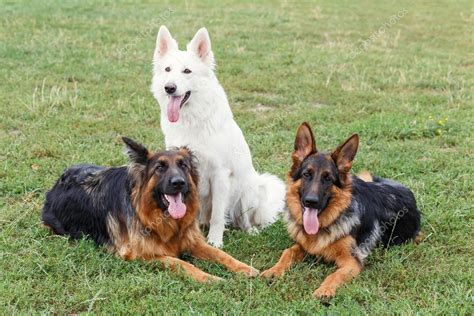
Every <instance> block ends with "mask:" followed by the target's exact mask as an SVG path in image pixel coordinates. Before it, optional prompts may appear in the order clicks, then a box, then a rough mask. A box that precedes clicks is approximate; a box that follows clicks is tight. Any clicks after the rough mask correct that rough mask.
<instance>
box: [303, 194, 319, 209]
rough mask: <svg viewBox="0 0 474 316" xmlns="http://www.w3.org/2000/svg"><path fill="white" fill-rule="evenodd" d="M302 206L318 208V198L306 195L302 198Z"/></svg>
mask: <svg viewBox="0 0 474 316" xmlns="http://www.w3.org/2000/svg"><path fill="white" fill-rule="evenodd" d="M303 204H304V206H306V207H310V208H318V206H319V197H317V196H316V195H307V196H305V197H304V198H303Z"/></svg>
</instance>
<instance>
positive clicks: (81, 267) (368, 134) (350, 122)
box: [0, 0, 474, 315]
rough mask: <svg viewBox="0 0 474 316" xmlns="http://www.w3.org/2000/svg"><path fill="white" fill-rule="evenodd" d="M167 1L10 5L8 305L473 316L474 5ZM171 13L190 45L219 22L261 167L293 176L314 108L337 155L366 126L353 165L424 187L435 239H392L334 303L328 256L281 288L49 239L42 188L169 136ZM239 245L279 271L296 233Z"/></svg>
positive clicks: (1, 221)
mask: <svg viewBox="0 0 474 316" xmlns="http://www.w3.org/2000/svg"><path fill="white" fill-rule="evenodd" d="M156 2H157V1H144V2H143V3H141V4H132V2H125V1H120V2H115V1H107V2H105V1H102V2H100V3H99V2H93V1H67V2H62V1H35V2H33V1H31V2H27V1H1V4H0V16H1V19H0V38H1V41H0V64H1V66H0V78H1V84H0V148H1V152H0V162H1V164H0V195H1V197H0V208H1V211H0V313H1V314H10V313H12V312H33V311H36V312H52V313H59V314H63V313H81V312H87V311H91V312H98V313H99V312H100V313H136V312H138V313H145V312H148V313H163V312H172V313H183V312H185V313H205V314H212V313H219V314H220V313H228V314H239V313H244V314H261V313H264V314H269V313H283V314H287V313H292V314H293V313H294V314H296V313H299V314H313V313H322V314H324V313H338V314H347V313H350V312H352V313H370V314H392V313H401V314H414V313H422V314H432V313H436V314H442V315H445V314H457V313H461V314H473V312H474V310H473V292H472V288H473V285H474V284H473V283H474V281H473V280H474V275H473V268H472V266H473V265H474V261H473V252H474V251H473V250H474V249H473V246H472V244H473V231H472V224H473V207H472V205H473V200H474V199H473V198H474V194H473V192H474V184H473V181H474V180H473V179H474V171H473V170H474V169H473V167H472V165H473V151H472V148H473V146H474V142H473V139H474V138H473V136H474V135H473V134H474V133H473V126H474V111H473V102H472V91H473V73H474V72H473V71H474V67H473V65H474V61H473V55H472V51H473V41H472V39H473V33H472V29H473V22H474V17H473V11H472V3H470V2H469V1H459V2H454V1H449V2H445V3H443V4H437V5H429V4H428V2H411V1H405V2H391V1H390V2H388V1H387V2H385V3H383V2H377V3H375V2H371V1H362V2H360V3H354V2H349V1H344V2H338V3H335V2H333V1H329V0H324V1H320V2H318V3H315V4H309V3H304V2H298V4H294V3H292V2H291V1H288V2H286V1H284V2H282V3H279V4H273V3H271V2H270V1H268V2H265V3H262V4H258V5H257V4H253V3H252V2H251V1H246V2H245V3H240V2H237V1H225V3H224V4H221V5H218V4H213V3H212V2H211V1H205V2H201V3H200V4H197V3H194V2H192V1H189V2H185V3H184V4H175V2H174V1H159V3H161V4H156ZM165 2H166V3H165ZM168 9H170V10H171V12H168V11H167V10H168ZM402 10H404V11H403V12H405V13H404V14H402V15H403V17H402V18H401V19H399V20H398V21H396V23H395V24H394V25H392V26H390V27H388V28H387V29H386V30H385V33H384V34H379V35H377V36H375V37H376V38H374V39H373V40H371V41H370V43H369V45H368V46H367V47H366V49H364V50H362V51H361V53H360V54H357V55H356V56H355V58H354V54H353V53H352V52H354V51H355V50H356V49H359V48H361V47H362V48H363V47H364V46H363V45H364V44H363V43H364V41H366V40H368V39H370V38H371V36H373V35H374V34H376V32H377V30H378V29H379V28H380V26H382V25H383V24H384V23H386V22H388V21H390V17H391V16H392V15H394V14H397V13H399V12H402ZM161 24H166V25H167V26H168V27H169V28H170V30H171V32H172V33H173V35H174V36H175V37H176V38H177V39H178V41H179V42H180V44H181V47H184V43H185V42H186V41H187V40H189V39H190V38H191V37H192V35H193V34H194V32H195V31H196V30H197V29H198V28H199V27H201V26H206V27H207V28H208V30H209V32H210V34H211V38H212V41H213V49H214V53H215V56H216V60H217V64H218V67H217V74H218V77H219V79H220V81H221V83H222V84H223V86H224V88H225V89H226V91H227V93H228V96H229V99H230V102H231V105H232V109H233V112H234V114H235V118H236V120H237V122H238V123H239V125H240V127H241V128H242V130H243V132H244V134H245V136H246V138H247V141H248V143H249V145H250V147H251V150H252V153H253V158H254V163H255V165H256V167H257V169H258V170H259V171H267V172H273V173H276V174H278V175H279V176H280V177H282V178H283V177H284V176H285V173H286V171H287V170H288V168H289V165H290V151H291V149H292V144H293V139H294V133H295V129H296V127H297V126H298V124H299V123H300V122H302V121H303V120H308V121H310V122H311V123H312V125H313V128H314V130H315V133H316V135H317V136H316V137H317V143H318V146H319V148H321V149H326V150H329V149H331V148H333V147H334V146H336V145H337V144H338V143H339V142H340V141H342V140H343V139H344V138H346V137H347V136H348V135H350V134H351V133H353V132H358V133H360V135H361V147H360V151H359V153H358V156H357V158H356V163H355V166H354V171H359V170H361V169H369V170H371V171H373V172H374V173H376V174H378V175H381V176H384V177H390V178H394V179H396V180H398V181H401V182H402V183H405V184H406V185H408V186H409V187H410V188H411V189H412V190H413V191H414V192H415V195H416V197H417V199H418V203H419V207H420V209H421V210H422V212H423V224H422V225H423V231H424V233H425V236H426V238H425V240H424V241H423V242H422V243H421V244H420V245H418V246H415V245H407V246H404V247H398V248H393V249H390V250H388V251H384V250H381V249H378V250H377V251H376V252H375V253H374V254H373V255H372V256H371V257H370V258H369V259H368V262H367V268H366V270H365V271H364V272H363V273H362V274H361V275H360V277H359V278H358V279H356V280H355V281H353V282H351V283H350V284H348V285H347V286H345V287H343V288H341V289H340V290H339V291H338V295H337V297H336V298H335V299H333V300H332V301H331V302H330V304H329V305H323V304H322V303H320V302H319V301H316V300H314V299H313V298H312V296H311V294H312V292H313V291H314V289H316V288H317V287H318V285H319V284H320V283H321V281H322V280H323V279H324V277H325V276H326V275H327V274H329V273H330V272H331V271H333V269H334V267H333V265H329V264H324V263H323V262H321V261H320V260H318V259H314V258H308V259H307V260H305V262H303V263H301V264H298V265H296V266H295V267H294V268H293V269H291V270H290V271H289V272H288V273H287V275H285V277H283V278H282V279H280V280H277V281H275V282H273V283H272V284H269V283H266V282H264V281H262V280H259V279H256V280H247V279H244V278H242V277H238V276H235V275H233V274H231V273H228V272H227V271H225V269H223V268H222V267H220V266H218V265H216V264H212V263H207V262H203V261H199V260H193V259H191V258H188V259H189V260H190V261H192V262H193V263H195V264H196V265H198V266H199V267H201V268H203V269H205V270H206V271H209V272H211V273H213V274H216V275H219V276H222V277H224V278H225V279H226V281H225V282H223V283H219V284H206V285H201V284H197V283H195V282H192V281H190V280H188V279H186V278H185V277H182V276H177V275H175V274H171V273H169V272H166V271H162V270H160V268H159V266H158V265H157V264H156V263H153V262H140V261H136V262H124V261H122V260H120V259H118V258H116V257H114V256H113V255H111V254H108V253H107V252H105V251H104V250H103V249H100V248H97V247H95V246H94V245H93V244H92V243H91V242H89V241H87V240H82V241H79V242H70V241H68V240H67V239H66V238H63V237H58V236H52V235H51V234H49V233H48V231H46V230H45V229H44V228H43V227H42V226H41V225H40V212H41V207H42V203H43V200H44V193H45V191H46V190H48V188H50V187H51V186H52V185H53V183H54V181H55V180H56V178H57V177H58V176H59V175H60V173H61V172H62V170H63V169H64V168H65V167H67V166H69V165H71V164H74V163H79V162H91V163H96V164H101V165H108V166H109V165H117V164H124V163H126V158H125V157H124V156H123V154H122V144H121V142H120V136H121V135H128V136H131V137H133V138H135V139H138V140H140V141H142V142H143V143H145V144H147V145H148V146H150V147H151V148H160V147H162V144H163V136H162V134H161V131H160V126H159V115H160V113H159V108H158V106H157V104H156V101H155V100H154V99H153V97H152V95H151V93H150V92H149V85H150V81H151V57H152V52H153V49H154V43H155V36H156V33H157V31H158V28H159V26H160V25H161ZM225 244H226V246H225V250H226V251H228V252H229V253H230V254H232V255H233V256H235V257H236V258H238V259H241V260H242V261H244V262H248V263H252V264H253V265H254V266H255V267H257V268H258V269H261V270H263V269H265V268H267V267H270V266H271V265H272V264H274V263H275V262H276V260H277V259H278V257H279V255H280V254H281V251H282V250H283V249H284V248H285V247H287V246H289V245H290V244H291V240H290V239H289V237H288V236H287V234H286V230H285V227H284V224H283V222H281V221H279V222H277V223H276V224H275V225H273V226H271V227H270V228H268V229H266V230H265V231H263V232H262V233H261V234H260V235H257V236H249V235H246V234H244V233H242V232H240V231H228V232H227V233H226V235H225Z"/></svg>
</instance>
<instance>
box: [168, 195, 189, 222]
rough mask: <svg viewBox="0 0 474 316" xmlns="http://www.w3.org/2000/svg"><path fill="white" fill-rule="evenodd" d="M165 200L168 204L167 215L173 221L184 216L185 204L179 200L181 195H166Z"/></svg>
mask: <svg viewBox="0 0 474 316" xmlns="http://www.w3.org/2000/svg"><path fill="white" fill-rule="evenodd" d="M165 198H166V200H167V201H168V202H169V203H170V205H169V206H168V213H170V215H171V217H173V218H174V219H180V218H182V217H183V216H184V214H186V204H184V203H183V201H182V199H181V193H178V194H176V195H166V194H165Z"/></svg>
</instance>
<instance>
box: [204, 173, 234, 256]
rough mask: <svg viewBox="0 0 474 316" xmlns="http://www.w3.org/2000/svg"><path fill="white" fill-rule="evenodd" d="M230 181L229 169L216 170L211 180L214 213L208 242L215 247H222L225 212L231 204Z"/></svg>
mask: <svg viewBox="0 0 474 316" xmlns="http://www.w3.org/2000/svg"><path fill="white" fill-rule="evenodd" d="M229 190H230V181H229V173H228V172H227V170H223V171H216V174H215V176H214V177H213V179H212V180H211V194H212V214H211V221H210V227H209V233H208V235H207V240H208V242H209V243H210V244H211V245H213V246H215V247H218V248H220V247H222V243H223V236H224V229H225V214H226V211H227V207H228V204H229V195H230V194H229Z"/></svg>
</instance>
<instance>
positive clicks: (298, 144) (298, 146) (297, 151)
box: [291, 122, 318, 173]
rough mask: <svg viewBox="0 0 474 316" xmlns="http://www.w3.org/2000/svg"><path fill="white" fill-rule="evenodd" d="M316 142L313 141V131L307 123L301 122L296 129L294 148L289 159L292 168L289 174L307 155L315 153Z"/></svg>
mask: <svg viewBox="0 0 474 316" xmlns="http://www.w3.org/2000/svg"><path fill="white" fill-rule="evenodd" d="M317 152H318V150H317V149H316V142H315V141H314V136H313V131H312V130H311V127H310V126H309V123H308V122H303V123H301V125H300V126H299V127H298V130H297V132H296V139H295V148H294V151H293V154H292V155H291V158H292V160H293V166H292V167H291V172H292V173H293V172H294V171H296V169H297V168H298V167H299V165H300V164H301V162H303V160H304V159H305V158H306V157H308V156H309V155H312V154H315V153H317Z"/></svg>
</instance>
